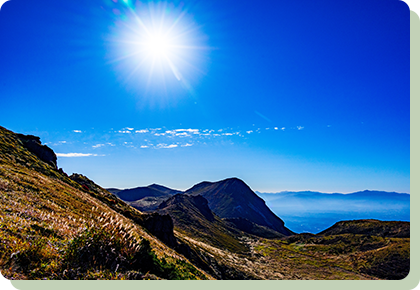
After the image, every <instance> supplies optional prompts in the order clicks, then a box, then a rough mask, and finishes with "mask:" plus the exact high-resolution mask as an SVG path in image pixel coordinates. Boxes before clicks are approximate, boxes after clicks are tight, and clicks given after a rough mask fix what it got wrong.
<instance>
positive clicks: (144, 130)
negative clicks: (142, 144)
mask: <svg viewBox="0 0 420 290" xmlns="http://www.w3.org/2000/svg"><path fill="white" fill-rule="evenodd" d="M148 132H149V130H147V129H143V130H136V133H140V134H142V133H148Z"/></svg>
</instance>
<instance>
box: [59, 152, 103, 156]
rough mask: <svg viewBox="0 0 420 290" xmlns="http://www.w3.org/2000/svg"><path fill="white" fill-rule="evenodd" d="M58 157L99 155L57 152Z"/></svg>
mask: <svg viewBox="0 0 420 290" xmlns="http://www.w3.org/2000/svg"><path fill="white" fill-rule="evenodd" d="M56 155H57V157H88V156H98V154H92V153H56Z"/></svg>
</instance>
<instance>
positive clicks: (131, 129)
mask: <svg viewBox="0 0 420 290" xmlns="http://www.w3.org/2000/svg"><path fill="white" fill-rule="evenodd" d="M125 129H127V130H130V131H133V130H134V128H129V127H126V128H125Z"/></svg>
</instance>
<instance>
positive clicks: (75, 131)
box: [73, 130, 82, 133]
mask: <svg viewBox="0 0 420 290" xmlns="http://www.w3.org/2000/svg"><path fill="white" fill-rule="evenodd" d="M73 132H74V133H82V131H80V130H73Z"/></svg>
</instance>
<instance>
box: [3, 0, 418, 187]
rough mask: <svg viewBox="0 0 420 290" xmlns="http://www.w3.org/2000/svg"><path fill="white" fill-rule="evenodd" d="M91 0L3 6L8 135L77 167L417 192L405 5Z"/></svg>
mask: <svg viewBox="0 0 420 290" xmlns="http://www.w3.org/2000/svg"><path fill="white" fill-rule="evenodd" d="M76 2H77V1H54V2H51V1H43V0H41V1H29V0H13V1H9V2H7V3H5V4H4V5H3V7H2V9H1V10H0V42H1V44H2V45H1V46H0V57H1V60H0V101H1V106H0V125H1V126H4V127H6V128H8V129H10V130H13V131H15V132H20V133H26V134H34V135H38V136H40V137H41V140H42V141H43V142H44V143H46V144H48V146H50V147H51V148H53V149H54V151H55V152H56V153H57V154H58V156H59V158H58V165H59V167H62V168H63V169H64V171H66V172H67V173H69V174H71V173H73V172H77V173H82V174H84V175H86V176H88V177H89V178H91V179H93V180H94V181H95V182H97V183H98V184H100V185H101V186H103V187H119V188H128V187H135V186H143V185H149V184H152V183H158V184H162V185H165V186H168V187H172V188H176V189H187V188H189V187H190V186H192V185H194V184H195V183H198V182H201V181H204V180H208V181H216V180H221V179H224V178H228V177H234V176H235V177H239V178H241V179H243V180H244V181H245V182H246V183H247V184H248V185H250V187H251V188H252V189H254V190H258V191H261V192H264V191H265V192H278V191H282V190H316V191H323V192H353V191H358V190H364V189H371V190H386V191H397V192H407V193H409V192H410V187H409V186H410V115H409V110H410V96H409V9H408V7H407V5H406V4H405V3H404V2H402V1H390V0H377V1H371V0H369V1H358V0H356V1H322V0H321V1H309V0H308V1H266V2H260V1H241V2H240V4H238V2H237V1H221V0H215V1H208V0H205V1H167V2H164V1H161V2H150V1H149V2H145V1H131V0H125V1H123V0H94V1H89V3H85V2H83V3H76ZM162 35H163V36H162ZM157 36H159V37H157ZM148 37H149V38H148ZM150 37H152V38H150ZM150 39H151V40H150ZM156 43H158V44H157V45H156ZM162 43H163V44H162ZM159 45H160V46H159Z"/></svg>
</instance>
